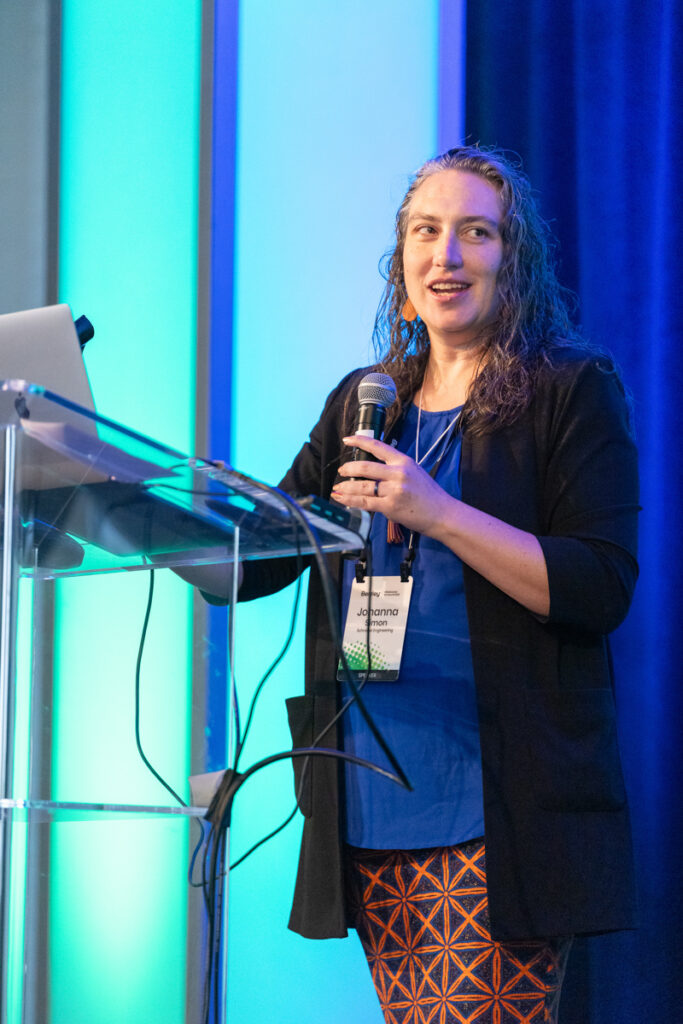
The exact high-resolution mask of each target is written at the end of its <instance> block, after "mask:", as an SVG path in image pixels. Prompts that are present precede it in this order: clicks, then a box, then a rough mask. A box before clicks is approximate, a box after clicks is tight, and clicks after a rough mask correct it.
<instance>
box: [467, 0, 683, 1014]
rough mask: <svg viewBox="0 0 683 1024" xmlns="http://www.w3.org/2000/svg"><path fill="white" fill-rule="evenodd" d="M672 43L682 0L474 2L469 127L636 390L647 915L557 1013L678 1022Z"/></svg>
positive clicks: (586, 958) (640, 840) (629, 700)
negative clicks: (555, 252) (498, 160)
mask: <svg viewBox="0 0 683 1024" xmlns="http://www.w3.org/2000/svg"><path fill="white" fill-rule="evenodd" d="M682 44H683V6H682V5H681V4H680V3H678V2H677V0H661V2H660V3H659V4H657V5H652V6H649V5H642V4H638V5H636V4H635V3H634V2H631V0H507V2H506V3H505V4H501V3H498V2H494V0H470V3H469V4H468V11H467V65H466V113H465V129H466V136H467V140H468V141H480V142H481V143H482V144H489V145H498V146H501V147H503V148H505V149H509V150H513V151H515V152H517V153H519V154H520V156H521V157H522V159H523V162H524V166H525V168H526V170H527V172H528V173H529V175H530V177H531V180H532V182H533V183H534V186H535V187H536V189H537V190H538V192H539V195H540V204H541V209H542V211H543V213H544V216H545V217H546V218H547V219H548V220H549V221H550V222H551V225H552V227H553V230H554V233H555V234H556V236H557V237H558V239H559V241H560V257H561V261H560V266H561V278H562V280H563V283H565V284H566V285H568V286H569V287H571V288H573V289H574V290H575V291H576V292H577V293H578V295H579V299H580V315H579V319H580V322H581V323H582V325H583V328H584V331H585V333H586V335H587V336H588V337H589V338H590V339H591V340H593V341H594V342H596V343H597V344H602V345H604V346H606V347H607V348H609V349H610V350H611V351H612V352H613V354H614V355H615V357H616V359H617V361H618V362H619V364H620V365H621V367H622V370H623V373H624V378H625V380H626V383H627V385H628V386H629V388H630V389H631V391H632V393H633V400H634V414H635V423H636V429H637V435H638V442H639V448H640V456H641V484H642V492H641V493H642V498H641V500H642V505H643V512H642V515H641V550H640V561H641V578H640V581H639V584H638V588H637V592H636V598H635V601H634V606H633V608H632V611H631V613H630V615H629V618H628V620H627V622H626V624H625V625H624V626H623V627H622V628H621V629H620V630H619V631H618V633H617V634H616V635H615V637H614V652H615V665H616V673H617V702H618V707H619V714H620V730H621V743H622V751H623V754H624V762H625V770H626V776H627V782H628V786H629V792H630V796H631V805H632V811H633V822H634V841H635V847H636V858H637V864H638V871H639V888H640V903H641V928H640V929H639V930H638V931H637V932H632V933H622V934H618V935H610V936H603V937H599V938H593V939H590V940H581V941H580V942H578V943H577V947H576V949H575V952H574V953H573V954H572V958H571V960H570V966H569V971H568V975H567V982H566V989H565V995H564V997H563V1005H562V1009H561V1014H560V1019H561V1022H562V1024H605V1022H607V1021H610V1022H612V1021H613V1022H615V1024H616V1022H618V1024H636V1022H637V1024H641V1022H643V1021H647V1022H648V1024H670V1022H672V1021H675V1020H680V1019H683V1018H682V1017H681V1014H682V1012H683V1011H681V1008H680V1002H681V1000H680V992H679V990H680V986H681V980H682V979H681V959H680V939H679V929H680V921H681V918H682V917H683V906H682V902H681V884H680V866H679V863H680V849H681V847H682V846H683V822H682V821H681V812H680V795H679V789H680V785H679V780H680V779H681V777H682V768H683V745H682V744H681V739H680V737H681V723H682V722H683V713H682V712H683V697H682V694H681V691H682V689H683V687H682V686H681V682H682V678H683V670H682V668H681V663H682V661H683V658H682V654H683V651H682V646H683V644H682V636H683V629H681V626H680V624H679V618H680V614H681V610H682V609H683V600H682V594H681V590H682V587H681V575H682V573H681V554H682V552H681V548H682V544H681V527H680V519H681V506H682V502H681V498H682V493H681V492H682V490H683V488H682V487H681V470H680V464H681V443H680V439H679V435H680V429H679V422H680V419H681V417H680V414H679V409H678V406H679V396H680V394H681V390H682V386H683V330H682V328H681V324H682V323H683V308H682V307H683V299H682V294H683V281H682V280H681V274H680V265H679V259H678V248H679V246H680V238H681V236H682V235H683V200H681V195H680V193H681V190H680V186H679V185H678V180H677V179H678V177H679V174H680V168H681V157H682V156H683V154H682V152H681V151H682V149H683V142H682V138H681V131H680V127H679V124H680V111H678V110H677V104H678V102H679V97H680V96H681V95H683V74H682V67H681V65H682V57H681V54H682V52H683V45H682ZM677 117H678V120H677Z"/></svg>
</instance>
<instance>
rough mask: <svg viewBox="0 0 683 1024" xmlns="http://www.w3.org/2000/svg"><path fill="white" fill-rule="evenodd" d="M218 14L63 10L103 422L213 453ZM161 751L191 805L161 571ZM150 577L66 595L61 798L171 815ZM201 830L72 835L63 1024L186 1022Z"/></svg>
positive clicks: (57, 1002)
mask: <svg viewBox="0 0 683 1024" xmlns="http://www.w3.org/2000/svg"><path fill="white" fill-rule="evenodd" d="M201 7H202V5H201V2H200V0H187V2H183V3H172V4H169V3H168V2H166V0H146V2H145V3H139V2H136V0H117V2H116V3H110V2H105V0H97V2H92V0H62V8H63V53H62V58H63V65H62V73H63V83H62V123H61V130H62V140H61V144H62V152H61V200H60V251H59V265H60V279H59V292H60V301H65V302H68V303H70V305H71V307H72V310H73V312H74V315H78V314H80V313H85V314H87V315H88V316H89V317H90V319H91V320H92V321H93V323H94V325H95V331H96V334H95V338H94V340H93V341H91V342H90V343H89V345H88V348H87V350H86V354H85V359H86V364H87V368H88V372H89V376H90V381H91V384H92V388H93V392H94V395H95V400H96V403H97V408H98V411H100V412H101V413H103V414H104V415H107V416H110V417H112V418H113V419H117V420H119V421H120V422H122V423H125V424H127V425H129V426H132V427H134V428H135V429H137V430H140V431H141V432H143V433H146V434H148V435H150V436H152V437H155V438H157V439H159V440H162V441H164V442H166V443H168V444H170V445H172V446H175V447H178V448H180V449H181V450H184V451H191V450H192V447H193V428H194V401H193V396H194V381H195V369H194V361H195V322H196V264H197V182H198V142H199V81H200V47H201V13H202V12H201ZM157 576H158V579H157V591H156V595H155V601H154V608H153V612H152V620H151V623H150V632H149V635H148V640H147V646H146V651H145V657H144V659H143V667H142V692H143V699H142V738H143V744H144V746H145V749H146V752H147V754H148V756H149V757H150V759H151V760H152V762H153V763H154V764H155V765H156V766H157V767H158V769H159V770H160V772H161V773H162V774H163V775H164V776H165V777H167V778H168V779H169V781H170V782H171V783H172V785H174V786H175V787H176V788H177V789H178V790H179V792H180V793H181V794H183V795H185V794H186V783H185V779H186V776H187V774H188V770H189V768H188V766H189V733H190V703H191V701H190V637H191V594H190V591H189V588H187V587H186V586H185V585H184V584H182V583H181V582H180V581H179V580H177V579H175V578H173V577H171V576H170V574H168V573H167V572H166V573H164V572H161V573H158V574H157ZM146 587H147V579H146V577H145V575H144V574H141V573H138V574H123V575H119V576H105V577H98V578H82V579H74V580H66V581H63V582H62V583H60V584H59V585H58V587H57V612H56V652H55V720H54V750H55V755H54V763H53V780H54V781H53V798H55V799H66V800H117V801H118V800H121V801H125V802H136V803H160V804H165V803H168V802H170V798H169V797H168V796H167V794H166V792H165V790H163V789H162V788H161V787H160V785H159V784H158V783H156V782H155V781H154V779H152V778H151V776H150V775H149V774H148V773H147V772H146V770H145V769H144V768H143V766H142V765H141V763H140V762H139V760H138V757H137V753H136V751H135V747H134V738H133V727H134V717H133V710H134V703H133V684H134V670H135V658H136V653H137V646H138V642H139V637H140V631H141V628H142V621H143V616H144V609H145V601H146ZM187 862H188V838H187V831H186V825H184V824H182V823H176V822H172V823H170V824H169V823H164V822H158V821H156V822H143V823H140V824H134V823H130V822H125V823H117V822H102V823H99V824H95V823H91V822H84V823H62V824H59V825H55V826H53V828H52V838H51V872H52V893H51V905H50V964H51V970H50V980H51V992H50V1001H51V1016H50V1020H51V1021H53V1022H54V1024H62V1022H64V1021H69V1024H81V1022H83V1024H85V1022H87V1024H103V1022H107V1024H109V1022H111V1024H114V1022H116V1024H119V1022H120V1021H122V1020H125V1021H126V1022H127V1024H137V1022H140V1024H148V1022H149V1021H150V1020H159V1021H161V1020H163V1021H164V1024H174V1022H178V1024H180V1022H181V1021H184V1019H185V968H184V960H185V941H186V929H187V920H186V916H187V915H186V904H187V883H186V877H185V876H186V870H187Z"/></svg>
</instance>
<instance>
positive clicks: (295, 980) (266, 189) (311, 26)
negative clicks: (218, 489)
mask: <svg viewBox="0 0 683 1024" xmlns="http://www.w3.org/2000/svg"><path fill="white" fill-rule="evenodd" d="M437 26H438V4H437V3H436V2H425V3H420V4H416V3H414V2H408V0H373V3H370V4H368V3H362V2H360V0H358V2H352V0H342V2H340V3H335V4H332V3H323V4H321V3H315V2H313V0H292V2H289V3H287V4H276V3H272V2H268V0H245V2H244V3H243V4H242V5H241V10H240V34H239V39H240V50H239V86H238V148H237V198H236V224H237V227H236V250H235V251H236V278H235V310H236V312H235V333H234V346H235V357H234V389H233V427H232V429H233V432H234V433H233V438H234V446H233V451H232V461H233V463H234V464H235V465H236V466H237V467H238V468H239V469H242V470H245V471H247V472H251V473H253V474H254V475H256V476H260V477H261V478H263V479H265V480H268V481H270V482H276V481H277V480H278V479H279V478H280V476H281V474H282V473H283V471H284V470H285V469H286V468H287V466H288V465H289V463H290V461H291V459H292V457H293V455H294V454H295V452H296V451H297V450H298V448H299V446H300V445H301V443H302V442H303V440H304V439H305V438H306V437H307V435H308V432H309V430H310V428H311V426H312V425H313V423H314V422H315V420H316V419H317V416H318V414H319V412H320V410H321V408H322V404H323V401H324V398H325V396H326V394H327V392H328V391H329V390H330V389H331V388H332V387H333V386H334V385H335V384H336V383H337V381H338V380H339V379H340V377H341V376H342V375H343V374H344V373H346V372H347V371H348V370H350V369H352V368H353V367H354V366H359V365H364V364H366V363H368V362H369V361H370V359H371V355H370V344H369V342H370V335H371V331H372V323H373V319H374V313H375V309H376V307H377V302H378V299H379V296H380V292H381V288H382V280H381V278H380V275H379V272H378V269H377V264H378V261H379V258H380V256H381V254H382V253H383V252H384V251H385V249H386V248H387V247H388V246H389V244H390V242H391V236H392V228H393V219H394V215H395V211H396V207H397V206H398V203H399V201H400V199H401V197H402V195H403V192H404V191H405V188H406V185H407V178H408V175H409V173H410V172H411V171H412V170H414V169H415V168H416V167H417V166H418V165H419V164H420V163H422V161H423V160H424V159H425V158H426V157H427V156H430V155H432V154H433V152H434V151H435V148H436V118H437V102H436V91H437V80H438V68H437V63H438V30H437ZM292 601H293V589H292V588H290V589H289V590H288V591H287V592H286V593H284V594H281V595H276V596H274V597H271V598H267V599H264V600H262V601H259V602H256V603H254V604H253V605H243V606H240V608H239V610H238V626H237V637H238V650H237V665H236V668H237V679H238V685H239V689H240V693H241V696H242V701H243V703H244V702H245V701H246V699H247V698H248V695H249V692H250V690H251V689H253V686H254V685H255V683H256V681H257V680H258V678H259V676H260V674H261V673H262V672H263V671H264V670H265V668H266V667H267V664H268V662H269V660H270V659H271V657H273V656H274V654H275V652H276V651H277V649H278V648H279V645H280V644H281V643H282V641H283V640H284V638H285V636H286V633H287V627H288V622H289V615H290V611H291V607H292ZM302 626H303V623H301V624H300V631H299V635H298V639H297V643H296V645H295V648H294V650H292V651H291V652H290V654H289V655H288V657H287V659H286V660H285V662H284V663H283V665H282V666H281V667H280V668H279V669H278V670H277V673H276V674H275V676H274V677H273V678H272V679H271V680H270V681H269V682H268V684H267V686H266V689H265V691H264V693H263V695H262V697H261V700H260V704H259V712H258V716H257V721H258V726H257V728H256V730H255V732H254V735H253V737H251V739H250V741H249V744H248V746H247V748H246V752H245V762H244V764H245V765H248V764H251V763H252V762H253V761H254V760H256V759H257V758H258V757H260V756H262V755H264V754H267V753H272V752H273V751H275V750H282V749H286V748H287V747H288V746H290V745H291V744H290V740H289V737H288V734H287V727H286V720H285V710H284V704H283V701H284V698H285V696H291V695H294V694H297V693H300V692H301V691H302V687H303V642H302ZM293 802H294V795H293V786H292V784H291V768H290V767H289V765H288V764H281V765H278V766H274V767H270V768H267V769H265V771H264V772H262V773H261V775H260V776H259V777H256V778H253V779H250V780H249V782H248V783H247V784H246V785H245V786H244V788H243V789H242V790H241V791H240V793H239V796H238V798H237V801H236V810H235V815H234V817H233V826H234V827H233V836H232V849H233V856H234V857H236V856H238V855H239V854H240V853H241V852H243V851H244V850H245V849H247V847H248V846H249V845H250V844H251V843H252V842H254V841H255V840H256V839H257V838H259V837H260V836H262V835H264V834H265V833H267V832H268V831H269V830H270V829H272V828H273V827H275V825H276V824H278V823H279V822H280V821H281V820H282V819H283V818H284V817H286V815H287V814H288V813H289V811H290V810H291V807H292V805H293ZM300 828H301V825H300V819H298V820H297V822H296V824H293V825H291V826H289V828H288V830H287V831H286V832H285V833H283V834H281V835H280V836H278V837H277V839H275V840H274V841H273V842H272V843H270V844H268V845H267V846H266V847H263V848H262V849H260V850H259V851H258V852H257V853H256V854H255V855H254V856H253V857H252V858H251V859H250V860H249V861H247V862H246V863H244V864H243V865H242V866H240V867H239V868H238V869H237V870H236V871H235V872H234V874H233V875H232V876H231V911H230V912H231V930H230V936H231V954H230V955H231V972H230V1015H231V1019H234V1020H236V1021H239V1022H240V1024H258V1022H261V1021H265V1020H277V1022H278V1024H320V1021H321V1020H322V1019H324V1020H325V1021H326V1024H342V1022H343V1024H346V1022H348V1021H349V1020H360V1021H363V1024H372V1022H373V1021H376V1022H378V1024H379V1022H380V1021H381V1014H380V1011H379V1005H378V1003H377V1000H376V997H375V994H374V990H373V988H372V985H371V981H370V976H369V972H368V970H367V967H366V965H365V961H364V957H363V954H362V951H361V948H360V945H359V943H358V942H357V939H356V938H355V935H353V936H352V937H351V938H350V939H347V940H328V941H326V942H311V941H307V940H304V939H302V938H301V937H299V936H297V935H294V934H293V933H291V932H289V931H288V930H287V919H288V915H289V905H290V901H291V894H292V890H293V885H294V877H295V871H296V859H297V853H298V838H299V835H300Z"/></svg>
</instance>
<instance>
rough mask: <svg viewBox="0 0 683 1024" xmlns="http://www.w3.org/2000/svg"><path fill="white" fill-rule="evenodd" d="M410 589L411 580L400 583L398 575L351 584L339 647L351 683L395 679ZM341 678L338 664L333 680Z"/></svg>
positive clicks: (401, 647) (405, 623) (411, 585)
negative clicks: (352, 679) (350, 673)
mask: <svg viewBox="0 0 683 1024" xmlns="http://www.w3.org/2000/svg"><path fill="white" fill-rule="evenodd" d="M412 589H413V581H412V578H411V579H409V580H407V581H406V582H405V583H404V582H402V581H401V578H400V577H399V576H375V577H373V578H372V579H370V578H368V579H366V580H364V581H363V582H362V583H359V582H358V581H357V580H354V581H353V583H352V585H351V594H350V598H349V608H348V611H347V613H346V624H345V626H344V639H343V641H342V647H343V649H344V654H345V656H346V660H347V663H348V666H349V669H350V671H351V672H352V673H353V678H354V681H355V682H360V681H362V680H364V679H366V678H367V679H368V680H372V681H375V682H379V681H381V682H392V681H394V680H396V679H398V675H399V670H400V668H401V656H402V654H403V643H404V641H405V634H406V625H407V623H408V609H409V608H410V595H411V593H412ZM368 647H369V650H370V671H369V672H368ZM344 678H345V676H344V671H343V669H342V666H341V663H340V664H339V667H338V669H337V679H338V680H339V681H340V682H341V681H343V680H344Z"/></svg>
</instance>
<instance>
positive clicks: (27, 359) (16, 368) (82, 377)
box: [0, 303, 95, 412]
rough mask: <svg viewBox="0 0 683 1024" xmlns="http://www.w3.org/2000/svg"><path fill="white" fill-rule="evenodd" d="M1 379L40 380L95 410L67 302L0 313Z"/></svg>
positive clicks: (41, 383) (92, 410) (54, 389)
mask: <svg viewBox="0 0 683 1024" xmlns="http://www.w3.org/2000/svg"><path fill="white" fill-rule="evenodd" d="M0 380H23V381H26V382H27V383H29V384H40V385H41V386H42V387H44V388H47V389H48V391H54V392H55V393H56V394H57V395H61V396H62V397H63V398H68V399H69V400H70V401H72V402H76V403H77V404H78V405H82V406H84V407H85V408H86V409H88V410H89V411H90V412H94V411H95V403H94V401H93V396H92V391H91V390H90V383H89V381H88V375H87V373H86V370H85V363H84V362H83V356H82V353H81V346H80V343H79V341H78V335H77V334H76V328H75V327H74V322H73V318H72V316H71V310H70V309H69V307H68V306H67V305H66V303H62V304H61V305H59V306H43V307H42V308H41V309H27V310H24V311H23V312H20V313H5V314H3V315H2V316H0Z"/></svg>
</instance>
